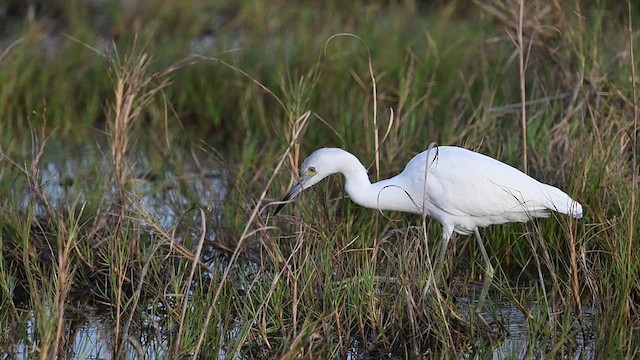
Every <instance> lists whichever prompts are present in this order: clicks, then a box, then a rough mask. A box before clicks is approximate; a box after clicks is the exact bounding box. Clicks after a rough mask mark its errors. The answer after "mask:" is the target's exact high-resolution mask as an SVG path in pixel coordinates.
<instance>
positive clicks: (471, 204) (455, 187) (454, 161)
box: [276, 146, 582, 303]
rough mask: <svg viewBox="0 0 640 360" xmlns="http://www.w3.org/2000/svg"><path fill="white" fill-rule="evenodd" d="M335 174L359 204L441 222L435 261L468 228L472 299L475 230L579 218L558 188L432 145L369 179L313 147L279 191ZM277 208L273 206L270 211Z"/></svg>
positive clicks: (341, 156)
mask: <svg viewBox="0 0 640 360" xmlns="http://www.w3.org/2000/svg"><path fill="white" fill-rule="evenodd" d="M335 173H342V174H343V175H344V177H345V179H346V183H345V187H346V191H347V193H348V194H349V196H350V197H351V199H352V200H353V201H354V202H355V203H357V204H359V205H361V206H364V207H368V208H372V209H379V210H393V211H403V212H409V213H415V214H421V215H426V216H428V217H430V218H432V219H434V220H436V221H438V222H439V223H440V224H442V226H443V244H442V249H441V253H440V261H439V262H438V265H437V268H439V267H440V266H441V263H442V259H443V257H444V251H445V250H446V247H447V244H448V242H449V239H450V238H451V235H452V234H453V232H454V231H455V232H457V233H460V234H471V233H475V235H476V238H477V240H478V243H479V245H480V247H481V251H482V253H483V256H484V257H485V262H486V263H487V269H486V271H487V278H486V279H485V287H484V288H483V292H482V295H481V297H480V303H482V300H483V299H484V297H485V296H486V293H487V290H488V282H490V281H491V277H492V276H493V268H492V267H491V263H490V262H489V258H488V256H487V255H486V251H485V250H484V245H483V244H482V240H481V238H480V234H479V233H478V228H480V227H486V226H489V225H492V224H503V223H507V222H524V221H528V220H531V219H532V218H537V217H547V216H549V214H550V212H551V211H557V212H560V213H563V214H569V215H571V216H573V217H575V218H576V219H578V218H581V217H582V206H581V205H580V203H578V202H576V201H575V200H573V199H572V198H571V197H569V195H567V194H565V193H564V192H563V191H561V190H560V189H558V188H556V187H553V186H550V185H547V184H543V183H541V182H539V181H537V180H535V179H534V178H532V177H530V176H528V175H526V174H524V173H523V172H521V171H520V170H517V169H515V168H513V167H511V166H509V165H507V164H505V163H502V162H500V161H498V160H495V159H493V158H490V157H488V156H485V155H482V154H479V153H477V152H473V151H470V150H467V149H463V148H459V147H455V146H438V147H433V148H431V149H429V150H426V151H423V152H421V153H419V154H418V155H416V156H415V157H413V158H412V159H411V160H410V161H409V163H408V164H407V166H406V167H405V168H404V170H403V171H402V172H401V173H400V174H398V175H396V176H394V177H392V178H390V179H387V180H382V181H379V182H376V183H373V184H372V183H371V182H370V181H369V177H368V175H367V170H366V169H365V167H364V166H363V165H362V163H361V162H360V161H359V160H358V159H357V158H356V157H355V156H354V155H352V154H351V153H349V152H347V151H345V150H342V149H337V148H323V149H318V150H316V151H315V152H313V153H312V154H311V155H310V156H309V157H308V158H307V159H306V160H305V161H304V163H303V164H302V167H301V168H300V179H299V181H298V182H297V183H296V184H295V185H294V186H293V187H292V188H291V190H289V192H288V193H287V194H286V195H285V197H284V200H283V201H288V200H292V199H293V198H294V197H295V196H296V195H298V194H299V193H300V192H301V191H302V190H304V189H306V188H309V187H310V186H312V185H314V184H316V183H317V182H319V181H320V180H322V179H324V178H325V177H326V176H328V175H331V174H335ZM283 206H284V203H283V204H280V205H279V206H278V208H277V209H276V213H277V212H278V211H280V209H281V208H282V207H283Z"/></svg>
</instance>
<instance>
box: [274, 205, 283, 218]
mask: <svg viewBox="0 0 640 360" xmlns="http://www.w3.org/2000/svg"><path fill="white" fill-rule="evenodd" d="M285 205H286V204H280V205H278V207H277V208H276V210H275V211H274V212H273V216H276V215H278V213H279V212H280V210H282V208H283V207H284V206H285Z"/></svg>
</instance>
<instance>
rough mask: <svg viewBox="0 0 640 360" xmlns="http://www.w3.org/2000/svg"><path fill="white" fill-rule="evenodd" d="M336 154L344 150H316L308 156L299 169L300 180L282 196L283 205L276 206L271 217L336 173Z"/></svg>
mask: <svg viewBox="0 0 640 360" xmlns="http://www.w3.org/2000/svg"><path fill="white" fill-rule="evenodd" d="M338 152H344V150H341V149H330V148H324V149H318V150H316V151H314V152H313V153H312V154H311V155H309V157H308V158H307V159H306V160H305V161H304V162H303V163H302V166H301V167H300V178H299V179H298V181H297V182H296V183H295V184H294V185H293V186H292V187H291V189H289V191H288V192H287V193H286V194H285V195H284V197H283V198H282V201H283V203H282V204H280V205H278V207H277V208H276V211H275V212H274V213H273V215H276V214H277V213H278V212H280V210H282V208H283V207H284V206H285V205H286V204H287V202H290V201H292V200H293V199H294V198H295V197H296V196H297V195H298V194H300V193H301V192H302V191H303V190H305V189H308V188H310V187H311V186H313V185H315V184H317V183H318V182H319V181H320V180H322V179H324V178H325V177H327V176H329V175H331V174H335V173H336V172H338V167H337V165H338V164H337V161H336V156H337V155H338Z"/></svg>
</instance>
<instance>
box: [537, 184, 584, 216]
mask: <svg viewBox="0 0 640 360" xmlns="http://www.w3.org/2000/svg"><path fill="white" fill-rule="evenodd" d="M545 186H546V188H545V190H546V192H547V197H548V201H549V209H551V210H555V211H557V212H559V213H562V214H567V215H571V216H573V217H574V218H576V219H580V218H581V217H582V205H580V203H579V202H577V201H575V200H573V199H572V198H571V197H570V196H569V195H567V194H566V193H565V192H563V191H562V190H560V189H558V188H556V187H553V186H551V185H545Z"/></svg>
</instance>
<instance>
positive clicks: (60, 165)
mask: <svg viewBox="0 0 640 360" xmlns="http://www.w3.org/2000/svg"><path fill="white" fill-rule="evenodd" d="M80 153H81V154H82V156H80V157H78V158H77V159H69V158H68V157H61V156H58V157H56V156H54V155H55V154H52V153H49V155H48V156H47V157H46V158H45V159H44V161H43V164H44V165H43V166H42V167H41V171H40V176H41V182H42V184H44V189H45V192H46V193H47V194H48V195H49V197H50V200H51V201H52V203H53V205H54V206H56V205H58V206H63V205H64V202H66V201H70V199H73V200H74V201H77V202H80V203H81V202H83V201H88V199H87V195H86V194H85V192H86V191H90V189H86V188H82V187H79V186H81V185H79V184H83V183H87V182H89V183H90V181H88V180H89V179H91V178H93V177H96V173H100V172H106V171H109V166H110V164H109V163H108V162H106V161H105V160H104V154H102V153H100V152H97V151H83V152H80ZM149 169H151V166H150V165H149V164H148V161H147V160H146V158H145V157H144V156H143V155H140V156H139V157H138V159H137V161H136V163H135V169H134V170H133V172H134V173H137V174H149V173H150V170H149ZM182 171H183V172H182V173H181V174H180V175H178V174H175V173H172V172H169V171H165V172H162V173H160V174H155V175H153V176H149V175H143V176H140V177H138V178H136V179H135V180H134V182H133V185H132V186H130V189H131V197H132V199H133V201H132V202H131V205H132V206H134V207H136V209H137V210H138V211H140V212H142V213H146V214H148V216H149V217H150V218H153V219H155V221H157V222H158V223H159V224H160V225H161V226H163V227H164V228H166V229H171V228H172V227H174V226H175V223H176V221H178V219H179V218H180V216H181V214H184V212H185V211H187V210H188V209H190V208H193V207H194V206H199V207H202V208H208V209H210V210H213V211H209V212H208V213H209V214H211V215H212V216H214V217H215V216H220V215H219V212H216V211H215V207H216V206H217V205H218V204H220V203H221V201H222V200H224V198H225V197H226V196H227V186H226V184H225V177H226V176H227V174H226V172H225V170H224V169H223V168H222V167H220V166H219V165H215V164H213V163H209V164H208V166H203V165H202V164H195V163H192V164H186V165H184V169H183V170H182ZM101 186H103V185H101ZM194 194H196V196H194ZM29 199H30V195H29V194H28V193H25V194H24V196H23V204H24V205H25V206H26V205H27V204H28V203H29ZM36 210H37V211H38V209H36ZM40 211H44V209H40ZM216 214H218V215H216ZM143 225H144V220H143ZM209 235H210V237H211V239H215V232H214V231H212V232H211V234H209ZM211 266H212V271H215V269H216V267H218V270H219V266H220V264H214V263H212V264H211ZM255 270H256V269H255V268H254V269H247V271H255ZM476 295H477V294H476ZM456 301H457V303H458V308H457V310H458V312H459V313H460V314H462V315H463V316H467V317H468V318H469V317H470V310H469V309H470V308H471V309H473V308H475V306H476V304H473V305H472V306H470V304H469V303H470V301H469V299H468V298H463V297H461V298H458V299H457V300H456ZM486 303H487V304H486V305H487V306H485V309H491V311H487V310H485V311H484V312H483V313H482V316H483V318H484V319H486V320H487V321H488V323H489V324H490V325H492V327H493V328H494V330H495V331H496V332H502V333H504V339H503V340H502V341H501V342H499V343H498V345H497V347H496V348H495V349H494V350H493V355H492V358H493V359H504V358H527V357H529V356H531V355H532V354H533V356H534V357H535V356H537V355H538V354H544V353H546V351H545V349H547V350H548V348H550V347H551V346H553V344H548V343H542V342H540V341H537V340H536V339H535V338H533V339H532V336H531V334H532V333H535V326H534V325H532V323H531V322H530V321H529V320H528V319H527V318H526V316H525V315H524V314H523V312H522V311H521V310H520V309H518V308H517V307H516V306H514V305H513V304H511V303H509V302H506V301H494V302H491V301H490V300H487V302H486ZM530 310H531V311H532V312H533V313H540V312H541V311H542V310H540V309H535V308H534V309H530ZM538 316H540V315H538ZM554 316H557V314H556V315H554ZM582 317H583V320H584V324H585V327H586V328H591V327H592V324H593V322H594V314H593V311H592V309H590V308H585V310H584V311H583V314H582ZM82 321H83V322H84V323H83V324H82V325H81V326H79V328H78V329H77V333H76V336H75V338H74V345H73V354H74V358H77V359H81V358H82V359H84V358H94V359H110V358H111V355H112V354H111V353H110V351H109V350H110V349H112V344H111V343H110V338H111V329H109V328H108V327H107V325H105V324H104V323H101V322H100V321H98V320H96V319H90V320H87V318H85V319H82ZM149 321H153V320H152V319H151V320H149ZM32 326H34V325H33V320H31V321H30V322H29V324H28V325H27V329H28V330H27V337H28V338H29V340H30V341H33V340H34V339H33V338H32V336H33V331H32ZM572 328H573V329H579V328H580V326H579V324H577V320H574V324H573V326H572ZM585 332H586V333H588V331H585ZM231 335H233V334H231ZM149 336H151V338H150V339H148V340H147V344H144V346H143V345H141V344H138V343H136V341H137V340H134V339H130V342H129V343H128V344H127V349H128V351H127V352H128V354H129V356H128V358H131V359H137V358H156V357H162V355H163V354H164V353H165V352H166V349H167V348H168V344H167V343H166V340H164V339H160V338H157V337H153V335H151V334H150V335H149ZM573 336H575V342H574V344H575V347H576V348H575V349H572V350H571V354H575V357H576V358H580V357H581V356H584V357H586V358H593V357H594V352H595V349H594V347H595V340H594V339H592V338H589V335H587V338H586V339H584V338H583V333H582V332H579V331H577V332H576V333H575V335H573ZM543 338H544V337H543ZM28 348H30V346H27V343H26V342H25V341H23V342H21V343H20V344H18V347H17V351H16V352H15V354H16V355H17V356H18V358H27V357H28V354H27V349H28ZM346 354H347V358H353V359H361V358H369V357H368V356H367V355H366V354H363V353H362V351H361V350H359V349H358V347H357V346H354V347H352V348H351V349H349V350H348V351H346ZM5 355H7V354H6V353H5ZM388 355H389V356H390V357H391V358H394V356H393V355H391V354H388ZM473 357H474V355H473V354H468V355H467V358H473ZM220 358H225V353H224V352H221V353H220Z"/></svg>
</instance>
